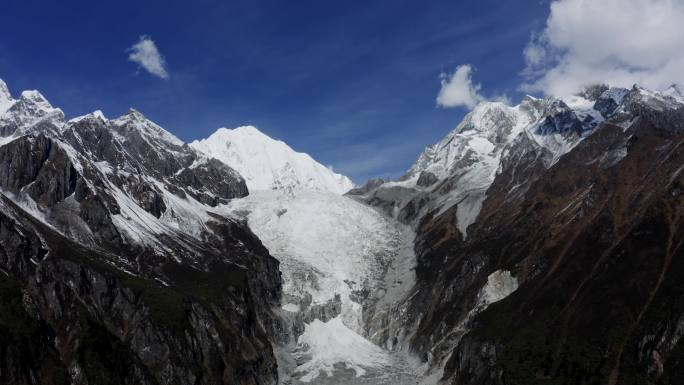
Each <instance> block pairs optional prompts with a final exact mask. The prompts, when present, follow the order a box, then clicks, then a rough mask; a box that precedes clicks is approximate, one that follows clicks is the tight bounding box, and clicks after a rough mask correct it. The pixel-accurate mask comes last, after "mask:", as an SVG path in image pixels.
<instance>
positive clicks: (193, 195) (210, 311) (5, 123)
mask: <svg viewBox="0 0 684 385" xmlns="http://www.w3.org/2000/svg"><path fill="white" fill-rule="evenodd" d="M29 96H31V97H29ZM0 125H2V129H1V130H0V131H2V132H3V133H4V134H5V135H9V137H5V138H0V139H2V140H3V142H2V145H1V146H0V306H1V307H2V312H0V342H1V343H0V383H3V384H4V383H7V384H91V385H94V384H274V383H276V381H277V365H276V361H275V358H274V355H273V352H272V348H271V344H270V341H269V337H270V336H272V335H274V334H275V333H276V330H277V327H278V326H277V323H276V317H275V316H274V315H273V314H272V310H271V309H272V307H273V306H274V305H276V304H277V303H278V301H279V299H280V275H279V271H278V262H277V261H276V260H275V259H274V258H272V257H271V256H270V255H269V253H268V251H267V250H266V249H265V248H264V247H263V245H262V244H261V242H260V241H259V240H258V239H257V238H256V237H255V236H254V235H253V234H252V233H251V231H250V230H249V229H248V228H247V226H246V224H245V223H243V222H241V221H237V220H235V219H232V218H230V217H226V216H222V215H220V214H219V213H216V212H214V211H212V207H214V206H216V205H217V204H219V203H221V202H225V201H227V200H229V199H232V198H235V197H241V196H244V195H246V194H247V189H246V187H245V184H244V180H243V179H242V178H241V177H240V176H239V175H238V174H237V173H236V172H234V171H233V170H232V169H230V168H229V167H228V166H226V165H224V164H223V163H221V162H218V161H216V160H213V159H207V158H206V157H203V156H202V155H200V154H199V153H197V152H196V151H194V150H192V149H191V148H189V147H188V146H186V145H184V144H182V143H181V142H180V141H178V140H177V139H176V138H175V137H173V136H172V135H170V134H169V133H167V132H165V131H163V129H161V127H159V126H156V125H155V124H154V123H152V122H150V121H149V120H147V119H146V118H144V117H143V116H142V115H141V114H140V113H138V112H137V111H133V110H132V111H131V112H129V113H128V114H126V115H124V116H123V117H121V118H119V119H116V120H107V119H105V118H104V117H102V116H101V115H100V114H91V115H88V116H85V117H81V118H78V119H74V120H72V121H68V122H67V121H64V119H63V114H61V111H59V110H57V109H54V108H52V107H51V106H50V105H49V103H47V101H45V99H44V98H43V97H42V96H40V94H38V93H29V94H27V93H24V94H22V99H20V100H19V101H15V104H14V105H13V107H11V108H10V109H9V110H8V111H7V112H6V113H5V114H4V115H2V117H1V118H0Z"/></svg>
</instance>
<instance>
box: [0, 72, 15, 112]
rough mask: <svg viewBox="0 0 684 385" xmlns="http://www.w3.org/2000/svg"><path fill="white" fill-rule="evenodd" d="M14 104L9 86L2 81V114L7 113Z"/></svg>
mask: <svg viewBox="0 0 684 385" xmlns="http://www.w3.org/2000/svg"><path fill="white" fill-rule="evenodd" d="M12 104H14V99H12V94H11V93H10V91H9V88H7V84H5V82H4V81H2V79H0V114H3V113H5V111H7V110H8V109H9V108H10V107H11V106H12Z"/></svg>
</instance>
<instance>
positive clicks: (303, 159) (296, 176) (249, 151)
mask: <svg viewBox="0 0 684 385" xmlns="http://www.w3.org/2000/svg"><path fill="white" fill-rule="evenodd" d="M190 146H192V147H194V148H196V149H197V150H199V151H201V152H203V153H205V154H206V155H207V156H209V157H213V158H216V159H219V160H221V161H223V162H224V163H226V164H228V165H230V166H231V167H233V168H235V169H236V170H237V171H238V172H239V173H240V174H241V175H242V176H243V177H244V178H245V180H246V182H247V187H248V188H249V189H250V190H300V189H301V190H318V191H329V192H333V193H337V194H343V193H345V192H347V191H348V190H349V189H351V188H353V187H354V184H353V183H352V182H351V180H349V178H347V177H345V176H343V175H340V174H336V173H335V172H333V171H332V170H330V169H329V168H328V167H325V166H323V165H322V164H320V163H318V162H316V161H315V160H314V159H313V158H312V157H311V156H309V155H308V154H305V153H300V152H296V151H294V150H293V149H292V148H290V146H288V145H287V144H285V143H284V142H282V141H280V140H276V139H273V138H271V137H269V136H268V135H266V134H264V133H263V132H261V131H259V129H257V128H256V127H254V126H242V127H238V128H234V129H227V128H220V129H218V130H217V131H216V132H215V133H213V134H212V135H211V136H209V137H208V138H207V139H202V140H196V141H194V142H192V143H190Z"/></svg>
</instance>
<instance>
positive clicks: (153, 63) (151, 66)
mask: <svg viewBox="0 0 684 385" xmlns="http://www.w3.org/2000/svg"><path fill="white" fill-rule="evenodd" d="M128 51H129V52H130V53H129V55H128V60H130V61H132V62H134V63H138V65H139V66H140V67H142V68H143V69H144V70H145V71H147V72H149V73H150V74H152V75H154V76H157V77H160V78H162V79H168V78H169V73H168V71H167V70H166V60H164V56H162V54H161V53H160V52H159V49H157V45H156V44H155V43H154V40H152V38H150V37H149V36H140V39H139V40H138V42H137V43H135V44H133V45H132V46H131V47H130V48H129V49H128Z"/></svg>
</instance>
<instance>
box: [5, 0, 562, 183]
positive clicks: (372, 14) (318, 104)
mask: <svg viewBox="0 0 684 385" xmlns="http://www.w3.org/2000/svg"><path fill="white" fill-rule="evenodd" d="M190 4H191V5H190ZM548 15H549V2H548V1H538V0H505V1H504V0H462V1H456V0H452V1H401V0H391V1H389V0H388V1H343V2H333V1H320V0H319V1H308V0H298V1H284V0H283V1H261V0H249V1H210V0H197V1H192V2H188V1H159V2H153V1H136V2H132V1H131V2H128V1H87V2H86V1H83V2H80V1H32V0H21V1H15V0H9V1H8V2H6V3H5V4H4V5H3V13H2V20H3V23H2V28H3V33H2V34H0V78H2V79H4V80H5V81H6V82H7V84H8V85H9V87H10V89H11V90H12V91H13V93H14V94H17V93H18V92H19V91H20V90H23V89H39V90H40V91H41V92H42V93H43V94H44V95H45V96H46V97H47V98H48V99H49V100H50V101H51V102H52V104H53V105H55V106H59V107H61V108H62V109H63V110H64V111H65V113H66V114H67V116H76V115H81V114H84V113H87V112H90V111H93V110H96V109H101V110H103V111H104V113H105V114H106V115H107V116H108V117H115V116H118V115H120V114H122V113H124V112H125V111H126V110H127V109H128V108H129V107H135V108H136V109H138V110H140V111H142V112H143V113H144V114H145V115H147V116H148V117H149V118H151V119H152V120H154V121H156V122H157V123H159V124H161V125H162V126H163V127H165V128H167V129H168V130H169V131H171V132H173V133H174V134H176V135H177V136H179V137H180V138H181V139H183V140H185V141H191V140H193V139H198V138H203V137H206V136H208V135H210V134H211V133H212V132H213V131H215V130H216V129H217V128H218V127H229V128H231V127H237V126H240V125H246V124H252V125H256V126H257V127H259V129H261V130H262V131H264V132H265V133H267V134H268V135H270V136H273V137H275V138H278V139H282V140H284V141H286V142H287V143H288V144H290V145H291V146H292V147H293V148H295V149H296V150H298V151H304V152H308V153H309V154H311V155H312V156H313V157H314V158H316V159H317V160H319V161H320V162H321V163H323V164H326V165H332V166H333V167H334V169H335V170H336V171H339V172H341V173H344V174H346V175H349V176H350V177H352V179H353V180H354V181H355V182H357V183H360V182H363V181H365V180H366V179H367V178H369V177H373V176H382V177H387V176H391V177H396V176H399V175H400V174H401V173H402V172H403V171H404V170H406V169H407V168H408V167H409V166H410V165H411V164H412V163H413V162H414V161H415V159H416V157H417V156H418V155H419V153H420V152H421V151H422V149H423V148H424V147H425V146H426V145H428V144H431V143H434V142H436V141H438V140H439V139H440V138H442V137H443V136H444V135H445V134H446V133H448V132H449V131H450V130H452V129H453V128H454V127H455V126H456V125H457V124H458V122H459V121H460V119H461V118H462V117H463V115H464V114H465V113H467V109H465V108H462V107H458V108H441V107H438V106H437V104H436V101H435V98H436V96H437V94H438V92H439V90H440V74H442V73H449V74H451V73H453V72H454V71H455V70H456V68H457V67H458V66H459V65H461V64H465V63H467V64H470V65H471V66H472V68H473V72H472V76H473V80H474V81H475V82H477V83H481V85H482V89H481V91H480V92H481V93H482V94H484V96H485V97H488V98H491V97H496V96H499V95H507V96H508V97H509V98H510V99H512V100H513V101H517V100H518V99H519V98H520V97H521V96H522V95H521V94H520V92H519V91H518V90H519V87H520V85H521V83H522V82H523V77H522V75H521V71H523V69H524V68H525V66H526V63H525V58H524V57H523V50H524V49H525V47H526V45H527V44H528V43H529V41H530V36H531V34H532V33H533V32H534V31H537V30H539V29H540V28H542V27H543V26H544V23H545V21H546V18H547V17H548ZM143 35H146V36H149V37H150V38H151V39H152V40H153V41H154V42H155V43H156V46H157V48H158V49H159V51H160V52H161V54H162V55H163V56H164V57H165V61H166V71H167V72H168V78H167V79H162V78H160V77H158V76H154V75H153V74H150V73H148V72H146V71H145V70H143V69H141V68H140V67H139V66H138V65H136V63H133V62H131V61H129V60H128V55H129V53H130V52H129V51H127V50H128V49H129V47H131V46H132V45H133V44H135V43H136V42H137V41H138V39H139V38H140V36H143Z"/></svg>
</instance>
